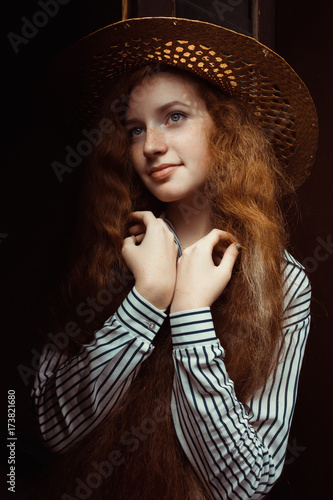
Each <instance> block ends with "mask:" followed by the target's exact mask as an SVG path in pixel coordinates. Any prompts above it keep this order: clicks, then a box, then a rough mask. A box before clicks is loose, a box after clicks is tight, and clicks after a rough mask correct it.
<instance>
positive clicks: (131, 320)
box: [32, 252, 311, 500]
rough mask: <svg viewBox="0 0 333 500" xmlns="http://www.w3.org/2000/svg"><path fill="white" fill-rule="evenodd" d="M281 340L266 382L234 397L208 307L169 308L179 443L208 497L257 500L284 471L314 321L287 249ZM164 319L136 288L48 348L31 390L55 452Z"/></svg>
mask: <svg viewBox="0 0 333 500" xmlns="http://www.w3.org/2000/svg"><path fill="white" fill-rule="evenodd" d="M284 275H285V314H284V325H283V335H284V337H285V348H284V351H283V357H282V359H281V360H280V363H279V364H278V366H277V368H276V370H275V372H274V373H272V375H271V376H270V378H269V379H268V381H267V383H266V385H265V387H263V388H262V389H261V390H259V391H258V392H257V393H256V394H255V395H254V396H253V397H252V399H251V400H250V401H248V402H247V404H245V405H244V404H242V403H240V402H239V401H238V400H237V397H236V394H235V391H234V387H233V382H232V380H230V378H229V376H228V373H227V371H226V368H225V364H224V355H225V353H224V349H223V347H222V346H221V344H220V342H219V340H218V339H217V337H216V335H215V330H214V325H213V321H212V316H211V312H210V309H209V308H202V309H195V310H189V311H182V312H177V313H173V314H170V324H171V334H172V341H173V360H174V366H175V372H174V381H173V396H172V403H171V408H170V409H169V410H170V411H171V414H172V417H173V421H174V425H175V429H176V433H177V436H178V439H179V441H180V443H181V446H182V448H183V449H184V452H185V453H186V455H187V457H188V459H189V460H190V462H191V464H192V466H193V467H194V469H195V470H196V472H197V474H198V476H199V477H200V478H201V480H202V482H203V483H204V484H205V485H206V488H207V490H208V491H209V492H210V495H211V497H212V498H214V499H232V500H233V499H241V500H245V499H250V498H251V499H252V498H253V499H259V498H263V497H264V496H265V495H266V494H267V493H268V492H269V491H270V489H271V488H272V486H273V484H274V483H275V481H276V480H277V479H278V477H279V476H280V474H281V472H282V468H283V463H284V459H285V454H286V449H287V444H288V435H289V431H290V425H291V420H292V416H293V412H294V407H295V402H296V393H297V385H298V379H299V374H300V369H301V364H302V359H303V354H304V349H305V344H306V340H307V336H308V331H309V324H310V310H309V309H310V296H311V289H310V284H309V281H308V279H307V277H306V275H305V273H304V271H303V268H302V266H301V265H300V264H299V263H298V262H296V261H295V260H294V259H293V257H292V256H291V255H290V254H288V253H287V252H286V253H285V270H284ZM165 318H166V313H165V312H164V311H161V310H158V309H156V308H155V307H154V306H152V305H151V304H150V303H149V302H147V301H146V300H145V299H144V298H143V297H141V296H140V295H139V293H138V292H137V290H136V289H135V287H134V288H133V289H132V290H131V291H130V293H129V294H128V296H127V297H126V299H125V300H124V302H123V303H122V305H121V306H120V307H119V309H118V310H117V311H116V313H115V314H114V315H113V316H112V317H111V318H109V319H108V320H107V321H106V322H105V324H104V325H103V327H102V328H101V329H100V330H98V331H97V332H96V333H95V338H94V341H93V342H92V343H91V344H88V345H83V346H82V348H81V349H80V351H79V353H78V354H77V355H76V356H75V357H72V358H67V357H66V356H65V355H64V354H63V353H60V352H58V351H56V350H55V349H52V348H51V347H50V345H48V346H46V348H45V349H44V351H43V353H42V356H41V360H40V367H39V371H38V373H37V375H36V379H35V384H34V388H33V390H32V396H33V399H34V404H35V408H36V413H37V418H38V422H39V428H40V432H41V435H42V439H43V440H44V442H45V444H46V445H47V446H48V447H49V448H50V450H52V451H54V452H57V453H61V452H64V451H65V450H68V449H69V448H70V447H71V446H73V444H74V443H75V444H76V442H77V441H78V440H80V439H82V438H83V437H84V436H86V435H87V434H88V433H89V432H91V431H92V429H94V428H95V427H96V426H98V425H99V424H100V423H101V422H102V421H103V419H104V418H105V417H106V415H107V414H108V413H109V412H110V411H112V409H113V408H115V406H116V405H117V403H118V401H119V400H120V398H121V397H122V396H123V394H124V393H125V392H126V391H127V389H128V387H129V386H130V384H131V382H132V381H133V379H134V378H135V376H136V374H137V372H138V370H139V368H140V365H141V363H142V362H143V361H144V360H145V359H147V357H148V356H149V355H150V354H151V352H152V350H153V348H154V346H153V345H152V341H153V339H154V337H155V335H156V334H157V332H158V330H159V328H160V327H161V325H162V323H163V321H164V320H165Z"/></svg>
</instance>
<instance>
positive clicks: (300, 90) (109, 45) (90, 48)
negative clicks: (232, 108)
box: [46, 17, 318, 188]
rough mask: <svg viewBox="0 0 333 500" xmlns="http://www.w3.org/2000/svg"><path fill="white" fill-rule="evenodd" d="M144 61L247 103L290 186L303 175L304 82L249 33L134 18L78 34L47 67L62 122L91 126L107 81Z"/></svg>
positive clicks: (312, 143)
mask: <svg viewBox="0 0 333 500" xmlns="http://www.w3.org/2000/svg"><path fill="white" fill-rule="evenodd" d="M147 64H152V65H154V64H163V65H171V66H173V67H177V68H179V69H182V70H186V71H190V72H192V73H194V74H196V75H197V76H199V77H202V78H204V79H205V80H207V81H209V82H210V83H212V84H213V85H216V86H218V87H219V88H221V89H222V90H223V92H224V93H225V94H227V95H229V96H231V97H235V98H238V99H241V100H243V101H246V102H248V103H249V105H250V106H252V107H253V111H254V113H255V114H256V115H257V116H258V119H259V121H260V123H261V126H262V128H263V129H264V130H265V132H266V134H267V135H268V136H269V138H270V140H271V142H272V144H273V146H274V150H275V153H276V155H277V157H278V159H279V160H280V162H281V163H282V164H283V165H284V167H285V169H286V173H287V175H288V176H289V178H290V180H291V181H292V183H293V185H294V187H295V188H297V187H298V186H299V185H300V184H302V182H304V181H305V179H306V178H307V177H308V175H309V173H310V169H311V166H312V164H313V161H314V156H315V152H316V149H317V142H318V120H317V113H316V109H315V106H314V103H313V101H312V99H311V96H310V94H309V92H308V89H307V88H306V86H305V84H304V83H303V82H302V80H301V79H300V78H299V76H298V75H297V74H296V73H295V71H294V70H293V69H292V68H291V67H290V66H289V65H288V64H287V62H286V61H285V60H284V59H283V58H282V57H280V56H279V55H278V54H276V53H275V52H273V51H272V50H271V49H269V48H268V47H266V46H264V45H262V44H261V43H259V42H258V41H257V40H255V39H254V38H251V37H248V36H246V35H242V34H240V33H237V32H235V31H232V30H229V29H226V28H223V27H221V26H216V25H213V24H210V23H206V22H202V21H194V20H188V19H180V18H170V17H167V18H162V17H152V18H138V19H130V20H125V21H120V22H118V23H115V24H112V25H109V26H106V27H104V28H102V29H100V30H98V31H96V32H94V33H92V34H90V35H88V36H86V37H84V38H82V39H81V40H79V41H78V42H76V43H75V44H73V45H72V46H71V47H69V48H68V49H66V50H65V51H64V52H63V53H61V54H60V55H59V56H58V57H57V58H56V59H55V60H54V61H53V62H52V63H51V65H50V67H49V69H48V71H47V74H46V81H47V84H46V85H47V88H48V95H50V92H52V102H53V108H54V111H55V112H57V113H58V112H59V110H61V113H63V115H62V116H63V120H64V123H65V122H66V123H67V125H70V126H73V127H81V130H82V129H83V128H84V127H85V126H89V124H92V123H94V117H95V116H96V113H97V109H98V108H99V106H100V102H101V99H102V98H104V97H105V95H106V93H107V92H108V91H109V90H108V89H110V85H112V83H113V82H115V81H116V80H117V79H119V78H120V77H121V76H122V75H124V74H125V73H127V72H129V71H131V70H133V69H134V68H138V67H142V66H145V65H147ZM50 89H53V91H51V90H50Z"/></svg>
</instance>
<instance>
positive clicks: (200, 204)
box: [166, 195, 212, 249]
mask: <svg viewBox="0 0 333 500" xmlns="http://www.w3.org/2000/svg"><path fill="white" fill-rule="evenodd" d="M199 198H200V200H199ZM166 215H167V218H168V219H169V220H170V222H171V224H172V225H173V227H174V228H175V231H176V233H177V237H178V239H179V241H180V244H181V247H182V249H184V248H186V247H188V246H190V245H193V244H194V243H195V242H196V241H198V240H199V239H200V238H203V237H204V236H206V235H207V234H208V233H209V232H210V231H211V230H212V226H211V222H210V207H209V205H208V203H207V200H206V199H205V198H204V196H203V195H200V197H198V196H197V197H194V198H193V199H192V200H190V201H189V202H188V201H186V202H185V201H184V200H182V201H177V202H173V203H169V204H168V207H167V210H166Z"/></svg>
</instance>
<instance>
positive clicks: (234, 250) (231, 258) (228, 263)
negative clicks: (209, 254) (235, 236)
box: [219, 243, 240, 271]
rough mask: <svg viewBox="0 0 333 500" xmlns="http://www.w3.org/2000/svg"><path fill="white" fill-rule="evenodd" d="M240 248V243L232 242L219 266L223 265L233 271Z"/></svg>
mask: <svg viewBox="0 0 333 500" xmlns="http://www.w3.org/2000/svg"><path fill="white" fill-rule="evenodd" d="M238 248H240V245H239V244H238V243H231V244H230V245H229V246H228V248H227V249H226V251H225V252H224V254H223V257H222V259H221V262H220V264H219V267H223V268H224V269H228V270H229V271H232V269H233V267H234V265H235V262H236V260H237V257H238V256H239V250H238Z"/></svg>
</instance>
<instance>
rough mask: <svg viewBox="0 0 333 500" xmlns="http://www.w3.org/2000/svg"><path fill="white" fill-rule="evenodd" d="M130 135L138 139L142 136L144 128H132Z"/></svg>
mask: <svg viewBox="0 0 333 500" xmlns="http://www.w3.org/2000/svg"><path fill="white" fill-rule="evenodd" d="M128 133H129V136H130V137H138V136H139V135H141V134H142V128H140V127H135V128H132V129H131V130H129V132H128Z"/></svg>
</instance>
